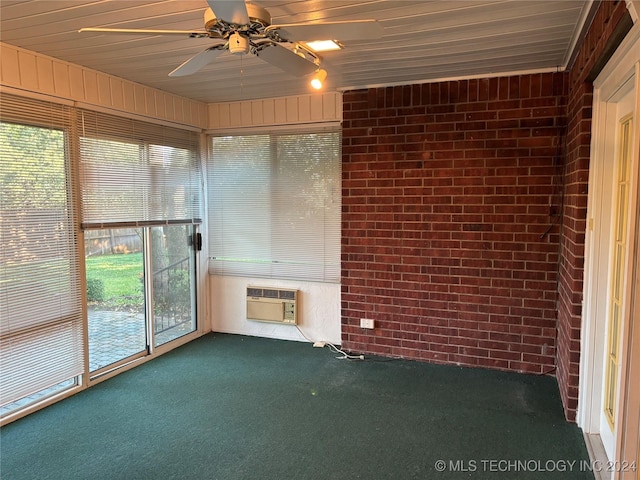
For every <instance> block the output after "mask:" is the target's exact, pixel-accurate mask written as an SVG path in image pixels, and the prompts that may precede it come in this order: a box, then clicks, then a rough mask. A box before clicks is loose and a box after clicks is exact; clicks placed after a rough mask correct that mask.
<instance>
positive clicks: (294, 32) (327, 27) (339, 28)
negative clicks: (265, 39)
mask: <svg viewBox="0 0 640 480" xmlns="http://www.w3.org/2000/svg"><path fill="white" fill-rule="evenodd" d="M265 33H266V34H267V36H269V37H271V38H273V37H272V35H273V34H277V35H278V36H279V37H280V38H282V39H284V40H287V41H298V42H311V41H315V40H340V41H350V40H374V39H376V38H380V37H382V34H383V33H384V28H383V27H382V25H381V24H380V23H378V21H377V20H347V21H344V22H326V23H321V22H320V23H318V22H314V23H292V24H288V25H270V26H268V27H267V28H266V29H265Z"/></svg>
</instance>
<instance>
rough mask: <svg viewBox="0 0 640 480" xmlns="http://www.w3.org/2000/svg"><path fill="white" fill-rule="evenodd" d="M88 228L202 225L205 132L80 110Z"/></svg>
mask: <svg viewBox="0 0 640 480" xmlns="http://www.w3.org/2000/svg"><path fill="white" fill-rule="evenodd" d="M77 125H78V137H79V139H80V159H81V175H82V176H81V185H82V225H83V227H85V228H88V227H91V228H97V227H100V226H102V225H109V226H114V225H119V226H122V225H129V226H139V225H143V224H144V225H149V224H165V223H168V222H172V223H176V222H182V223H200V217H201V214H200V209H201V201H200V183H201V182H200V170H199V158H198V143H199V133H197V132H191V131H188V130H180V129H176V128H171V127H163V126H161V125H155V124H150V123H146V122H140V121H136V120H132V119H127V118H122V117H117V116H112V115H107V114H102V113H97V112H91V111H85V110H80V111H79V112H78V122H77Z"/></svg>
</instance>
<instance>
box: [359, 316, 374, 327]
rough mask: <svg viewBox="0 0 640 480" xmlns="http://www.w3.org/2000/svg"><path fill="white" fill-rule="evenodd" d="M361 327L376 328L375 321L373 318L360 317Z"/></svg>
mask: <svg viewBox="0 0 640 480" xmlns="http://www.w3.org/2000/svg"><path fill="white" fill-rule="evenodd" d="M360 328H369V329H372V328H374V323H373V319H372V318H361V319H360Z"/></svg>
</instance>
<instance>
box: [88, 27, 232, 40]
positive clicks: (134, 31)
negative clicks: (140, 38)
mask: <svg viewBox="0 0 640 480" xmlns="http://www.w3.org/2000/svg"><path fill="white" fill-rule="evenodd" d="M78 32H80V33H84V32H98V33H123V34H127V35H182V36H187V37H191V38H205V37H210V38H220V36H219V35H217V34H212V33H209V32H206V31H204V30H201V31H197V30H141V29H139V28H97V27H96V28H81V29H80V30H78Z"/></svg>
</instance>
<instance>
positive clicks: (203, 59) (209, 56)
mask: <svg viewBox="0 0 640 480" xmlns="http://www.w3.org/2000/svg"><path fill="white" fill-rule="evenodd" d="M225 47H226V44H225V45H216V46H215V47H210V48H207V49H206V50H203V51H202V52H200V53H197V54H196V55H194V56H193V57H191V58H190V59H189V60H187V61H186V62H184V63H183V64H182V65H180V66H179V67H178V68H176V69H175V70H173V71H172V72H171V73H169V76H170V77H184V76H185V75H191V74H192V73H196V72H197V71H198V70H200V69H201V68H202V67H204V66H205V65H206V64H207V63H209V62H211V61H213V60H214V59H215V58H216V57H218V56H219V55H220V54H221V53H223V52H224V51H225Z"/></svg>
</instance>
